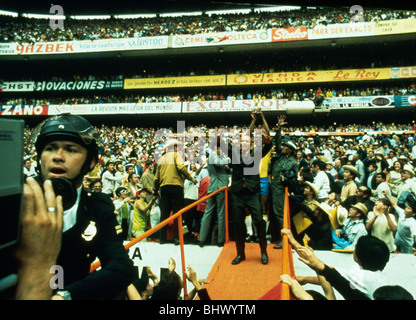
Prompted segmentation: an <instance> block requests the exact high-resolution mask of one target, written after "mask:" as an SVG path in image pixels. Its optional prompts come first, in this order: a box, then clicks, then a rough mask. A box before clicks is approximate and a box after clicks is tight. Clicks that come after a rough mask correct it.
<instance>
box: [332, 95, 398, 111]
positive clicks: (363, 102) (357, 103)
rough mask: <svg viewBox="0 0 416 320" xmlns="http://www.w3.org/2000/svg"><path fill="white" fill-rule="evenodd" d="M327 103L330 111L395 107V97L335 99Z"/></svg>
mask: <svg viewBox="0 0 416 320" xmlns="http://www.w3.org/2000/svg"><path fill="white" fill-rule="evenodd" d="M326 101H327V103H328V105H329V107H330V109H341V108H393V107H394V96H366V97H335V98H326Z"/></svg>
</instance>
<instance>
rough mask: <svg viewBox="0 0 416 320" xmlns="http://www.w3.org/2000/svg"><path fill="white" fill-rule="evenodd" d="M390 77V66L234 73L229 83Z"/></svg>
mask: <svg viewBox="0 0 416 320" xmlns="http://www.w3.org/2000/svg"><path fill="white" fill-rule="evenodd" d="M386 79H390V69H389V68H372V69H370V68H369V69H346V70H326V71H302V72H279V73H251V74H232V75H228V76H227V85H258V84H276V83H309V82H336V81H360V80H386Z"/></svg>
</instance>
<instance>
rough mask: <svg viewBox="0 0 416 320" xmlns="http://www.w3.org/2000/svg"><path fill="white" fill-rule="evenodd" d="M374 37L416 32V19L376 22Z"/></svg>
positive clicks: (374, 24) (374, 23)
mask: <svg viewBox="0 0 416 320" xmlns="http://www.w3.org/2000/svg"><path fill="white" fill-rule="evenodd" d="M373 26H374V35H375V36H378V35H387V34H399V33H411V32H416V19H415V18H411V19H398V20H385V21H374V22H373Z"/></svg>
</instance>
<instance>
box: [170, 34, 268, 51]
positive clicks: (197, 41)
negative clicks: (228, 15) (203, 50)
mask: <svg viewBox="0 0 416 320" xmlns="http://www.w3.org/2000/svg"><path fill="white" fill-rule="evenodd" d="M267 42H271V38H270V30H251V31H245V32H217V33H201V34H195V35H191V34H188V35H176V36H173V38H172V48H185V47H206V46H218V45H232V44H254V43H267Z"/></svg>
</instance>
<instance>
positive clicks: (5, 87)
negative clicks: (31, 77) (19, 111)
mask: <svg viewBox="0 0 416 320" xmlns="http://www.w3.org/2000/svg"><path fill="white" fill-rule="evenodd" d="M34 88H35V82H34V81H15V82H10V81H4V82H2V81H0V92H19V91H20V92H26V91H34Z"/></svg>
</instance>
